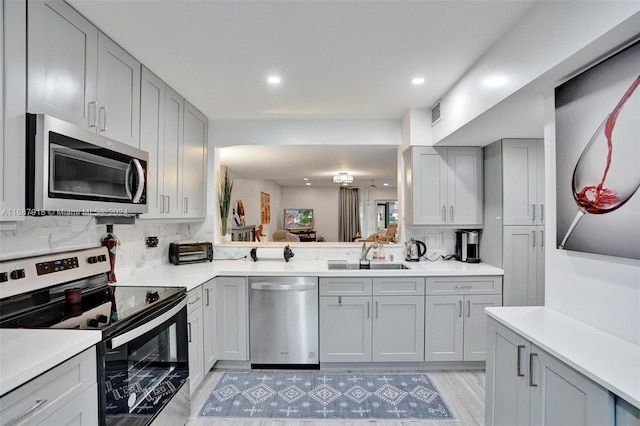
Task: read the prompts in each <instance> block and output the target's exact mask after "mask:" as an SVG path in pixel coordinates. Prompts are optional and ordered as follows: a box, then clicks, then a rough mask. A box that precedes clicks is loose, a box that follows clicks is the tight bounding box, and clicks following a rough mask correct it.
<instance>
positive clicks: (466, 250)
mask: <svg viewBox="0 0 640 426" xmlns="http://www.w3.org/2000/svg"><path fill="white" fill-rule="evenodd" d="M456 259H457V260H459V261H461V262H467V263H480V231H474V230H468V231H456Z"/></svg>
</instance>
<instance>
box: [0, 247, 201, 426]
mask: <svg viewBox="0 0 640 426" xmlns="http://www.w3.org/2000/svg"><path fill="white" fill-rule="evenodd" d="M108 271H109V262H108V256H107V249H106V248H105V247H98V248H93V249H87V250H81V251H73V252H66V253H59V254H52V255H46V256H38V257H31V258H26V259H18V260H11V261H4V262H0V327H2V328H65V329H77V330H78V333H82V332H83V330H100V331H102V341H101V342H100V343H99V344H98V347H97V353H98V359H97V363H98V389H99V394H98V395H96V398H98V400H99V407H100V418H99V419H98V422H99V424H100V425H115V424H119V425H120V424H124V425H148V424H151V422H154V424H160V423H163V424H184V423H186V420H187V418H188V416H189V386H188V380H187V379H188V376H189V367H188V359H189V357H188V348H187V346H188V336H187V309H186V292H185V289H184V288H179V287H175V288H166V287H164V288H163V287H126V286H118V285H109V284H108V283H107V275H106V273H107V272H108Z"/></svg>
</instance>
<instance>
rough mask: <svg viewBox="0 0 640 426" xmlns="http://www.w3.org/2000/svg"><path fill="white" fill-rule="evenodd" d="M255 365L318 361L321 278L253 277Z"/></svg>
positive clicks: (251, 302)
mask: <svg viewBox="0 0 640 426" xmlns="http://www.w3.org/2000/svg"><path fill="white" fill-rule="evenodd" d="M249 288H250V291H249V348H250V353H251V365H252V366H254V365H256V366H265V365H273V366H276V365H291V366H293V365H299V366H304V365H307V366H309V367H311V368H313V366H314V365H319V361H318V278H316V277H249Z"/></svg>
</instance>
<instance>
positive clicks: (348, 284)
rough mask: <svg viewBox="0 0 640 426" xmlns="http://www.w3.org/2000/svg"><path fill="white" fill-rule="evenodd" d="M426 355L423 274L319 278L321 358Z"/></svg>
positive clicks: (347, 359)
mask: <svg viewBox="0 0 640 426" xmlns="http://www.w3.org/2000/svg"><path fill="white" fill-rule="evenodd" d="M394 288H395V290H394ZM400 330H401V331H402V332H399V331H400ZM423 360H424V278H373V279H372V278H321V279H320V361H321V362H369V361H376V362H387V361H407V362H409V361H423Z"/></svg>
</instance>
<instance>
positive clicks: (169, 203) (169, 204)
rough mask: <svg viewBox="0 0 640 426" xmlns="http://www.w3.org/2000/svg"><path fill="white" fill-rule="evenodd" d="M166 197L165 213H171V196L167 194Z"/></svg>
mask: <svg viewBox="0 0 640 426" xmlns="http://www.w3.org/2000/svg"><path fill="white" fill-rule="evenodd" d="M165 197H167V211H166V212H165V213H169V211H170V210H171V197H170V196H168V195H165Z"/></svg>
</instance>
